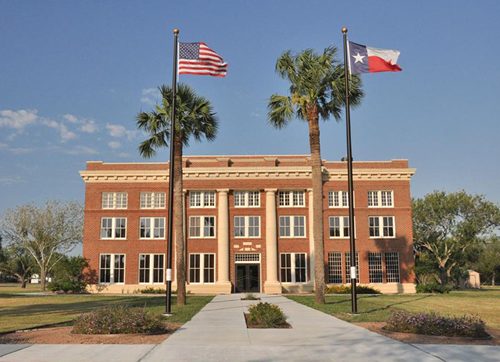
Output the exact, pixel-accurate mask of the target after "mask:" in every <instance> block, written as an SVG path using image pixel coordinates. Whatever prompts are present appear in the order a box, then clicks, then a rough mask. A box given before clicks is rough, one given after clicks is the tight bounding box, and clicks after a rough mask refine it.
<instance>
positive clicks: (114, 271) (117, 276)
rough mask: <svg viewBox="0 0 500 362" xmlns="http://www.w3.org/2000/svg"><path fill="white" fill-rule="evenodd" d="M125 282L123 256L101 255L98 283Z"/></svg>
mask: <svg viewBox="0 0 500 362" xmlns="http://www.w3.org/2000/svg"><path fill="white" fill-rule="evenodd" d="M124 281H125V254H101V257H100V260H99V283H102V284H104V283H109V284H112V283H123V282H124Z"/></svg>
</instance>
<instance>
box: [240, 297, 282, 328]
mask: <svg viewBox="0 0 500 362" xmlns="http://www.w3.org/2000/svg"><path fill="white" fill-rule="evenodd" d="M247 320H248V323H249V324H250V325H251V326H256V327H263V328H280V327H284V326H287V323H286V316H285V315H284V314H283V311H282V310H281V308H280V307H278V306H277V305H275V304H270V303H262V302H260V303H258V304H254V305H252V306H250V307H249V308H248V318H247Z"/></svg>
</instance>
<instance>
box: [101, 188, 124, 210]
mask: <svg viewBox="0 0 500 362" xmlns="http://www.w3.org/2000/svg"><path fill="white" fill-rule="evenodd" d="M110 197H111V200H110ZM105 201H106V202H105ZM110 201H111V202H110ZM118 201H120V204H119V203H118ZM127 206H128V194H127V193H126V192H114V191H113V192H103V193H101V207H102V209H103V210H125V209H127Z"/></svg>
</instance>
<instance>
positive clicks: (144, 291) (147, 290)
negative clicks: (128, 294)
mask: <svg viewBox="0 0 500 362" xmlns="http://www.w3.org/2000/svg"><path fill="white" fill-rule="evenodd" d="M141 294H165V289H162V288H153V287H147V288H144V289H141Z"/></svg>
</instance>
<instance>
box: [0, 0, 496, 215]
mask: <svg viewBox="0 0 500 362" xmlns="http://www.w3.org/2000/svg"><path fill="white" fill-rule="evenodd" d="M498 14H500V2H498V1H493V0H491V1H478V2H472V1H418V2H417V1H414V2H402V1H376V2H375V1H343V2H341V1H335V2H334V1H326V0H325V1H234V0H233V1H177V2H173V1H172V2H169V1H49V2H46V1H44V2H42V1H7V0H0V213H1V212H2V211H4V210H5V209H6V208H9V207H14V206H16V205H19V204H23V203H28V202H36V203H38V202H41V201H44V200H47V199H62V200H75V199H76V200H82V201H83V198H84V185H83V182H82V181H81V179H80V177H79V175H78V171H79V170H82V169H84V168H85V161H87V160H103V161H108V162H127V161H141V158H140V156H139V155H138V153H137V145H138V143H139V142H140V141H141V140H142V139H143V137H144V136H143V135H142V134H140V133H139V132H137V131H136V130H135V115H136V114H137V112H139V111H140V110H149V109H151V104H152V102H153V103H154V101H155V97H156V93H155V91H154V90H155V88H156V87H157V86H158V85H160V84H162V83H167V84H170V83H171V69H172V65H171V62H172V50H171V49H172V29H173V28H175V27H178V28H180V29H181V34H180V39H181V41H205V42H207V43H208V45H209V46H211V47H212V48H213V49H215V50H216V51H218V52H219V53H220V54H221V55H222V56H223V57H224V58H225V60H226V61H227V62H228V63H229V73H228V76H227V77H226V78H223V79H219V78H212V77H194V76H181V81H184V82H186V83H188V84H190V85H191V86H193V87H194V88H195V89H196V90H197V91H198V93H200V94H201V95H204V96H206V97H208V98H209V99H210V100H211V101H212V102H213V105H214V107H215V110H216V112H217V114H218V117H219V119H220V132H219V135H218V137H217V140H216V141H215V142H212V143H206V142H204V143H194V142H193V143H192V144H191V146H190V147H189V148H187V149H186V150H185V153H186V154H188V155H189V154H305V153H308V152H309V146H308V136H307V128H306V124H305V123H303V122H301V121H294V122H292V124H290V126H289V127H287V128H286V129H285V130H282V131H277V130H274V129H272V128H271V127H270V126H269V125H268V124H267V119H266V104H267V99H268V97H269V96H270V95H271V94H272V93H275V92H278V93H285V92H286V91H287V84H286V82H285V81H283V80H281V79H280V78H279V77H278V76H277V75H276V74H275V72H274V63H275V61H276V58H277V57H278V56H279V55H280V54H281V53H282V52H283V51H284V50H287V49H292V50H293V51H300V50H302V49H305V48H313V49H316V50H318V51H321V50H322V49H323V48H325V47H327V46H329V45H332V44H333V45H336V46H338V47H339V59H340V57H341V55H342V54H341V51H342V48H341V40H342V37H341V32H340V29H341V27H342V26H343V25H346V26H348V27H349V35H350V39H351V40H353V41H356V42H358V43H362V44H367V45H370V46H374V47H379V48H393V49H399V50H400V51H401V56H400V59H399V63H400V64H401V66H402V68H403V72H401V73H382V74H368V75H364V76H363V81H364V89H365V92H366V97H365V99H364V102H363V104H362V105H361V106H360V107H359V108H358V109H355V110H353V111H352V124H353V147H354V158H355V159H356V160H387V159H393V158H408V159H409V161H410V165H411V166H412V167H416V168H417V173H416V175H415V177H414V179H413V182H412V191H413V195H414V196H415V197H420V196H423V195H424V194H426V193H428V192H431V191H433V190H446V191H456V190H459V189H465V190H467V191H468V192H471V193H480V194H485V195H486V196H487V197H488V198H489V199H490V200H492V201H495V202H500V187H499V186H500V169H499V164H500V161H499V160H500V147H499V145H498V140H499V137H500V120H499V115H500V86H499V85H500V66H499V65H498V59H500V47H499V46H498V39H500V22H499V21H498ZM321 127H322V128H321V132H322V133H321V137H322V139H321V141H322V156H323V158H325V159H329V160H339V159H340V158H341V157H342V156H343V155H345V123H344V121H342V122H340V123H337V122H335V121H333V120H332V121H329V122H327V123H323V124H321ZM167 158H168V150H165V151H164V152H162V153H161V154H160V155H159V156H158V157H157V158H155V159H154V160H155V161H164V160H166V159H167Z"/></svg>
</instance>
